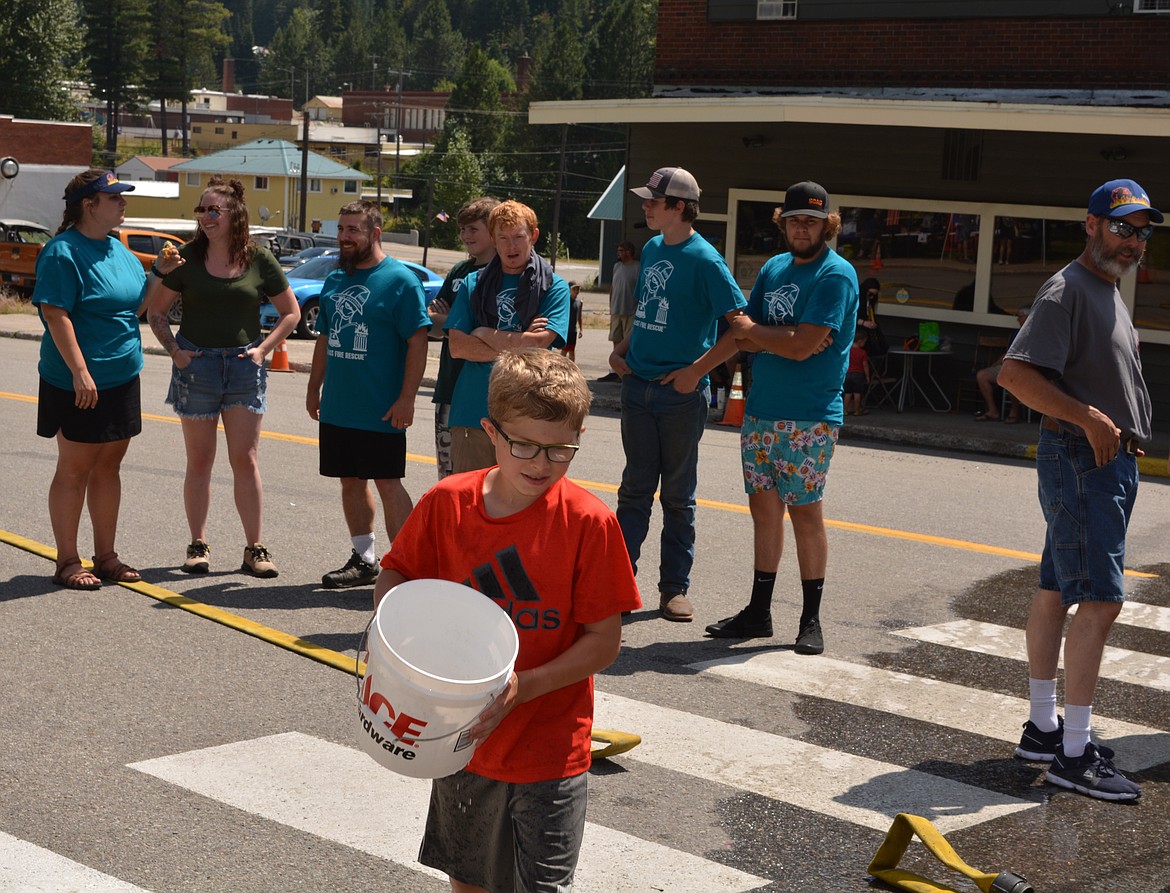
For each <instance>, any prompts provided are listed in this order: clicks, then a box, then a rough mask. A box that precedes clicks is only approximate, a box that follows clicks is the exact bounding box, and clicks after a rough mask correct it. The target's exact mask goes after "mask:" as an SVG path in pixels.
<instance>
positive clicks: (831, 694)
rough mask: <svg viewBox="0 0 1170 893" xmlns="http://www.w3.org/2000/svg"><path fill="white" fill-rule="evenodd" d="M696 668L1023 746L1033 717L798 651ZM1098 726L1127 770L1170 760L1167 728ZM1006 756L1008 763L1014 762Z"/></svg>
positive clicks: (1007, 705) (1100, 719)
mask: <svg viewBox="0 0 1170 893" xmlns="http://www.w3.org/2000/svg"><path fill="white" fill-rule="evenodd" d="M690 666H691V667H693V668H695V669H697V670H702V671H703V672H707V673H712V674H714V675H716V676H723V677H725V678H728V679H735V680H737V681H739V682H750V683H754V684H756V685H764V686H767V687H768V688H774V689H779V690H781V691H787V692H791V693H793V694H797V695H804V696H808V697H814V698H824V699H826V700H831V701H835V702H838V703H842V704H852V705H853V706H855V707H863V708H865V709H867V710H879V711H882V712H884V713H892V714H894V715H895V716H904V717H907V718H908V719H914V720H918V721H919V722H928V723H933V724H934V725H937V726H941V727H943V728H947V729H957V730H959V731H962V732H970V733H971V734H973V735H983V736H985V737H988V738H995V739H997V740H999V741H1005V742H1008V743H1010V744H1012V745H1015V744H1016V743H1017V742H1018V741H1019V740H1020V730H1021V727H1022V726H1023V724H1024V719H1026V718H1027V716H1028V700H1027V698H1016V697H1012V696H1011V695H1002V694H997V693H995V692H989V691H983V690H982V689H978V688H971V687H968V686H965V685H956V684H955V683H953V682H942V681H940V680H937V679H927V678H925V677H922V676H913V675H910V674H909V673H898V672H895V671H893V670H885V669H882V668H880V667H869V666H865V665H863V664H855V663H849V662H847V661H843V660H835V659H833V658H826V657H818V658H815V659H812V660H810V659H809V658H808V657H802V656H800V655H798V654H796V653H795V652H792V651H765V652H759V653H754V654H743V655H735V656H732V657H727V658H723V659H720V660H711V661H703V662H701V663H695V664H690ZM1093 727H1094V730H1095V731H1096V732H1098V733H1099V734H1100V736H1101V738H1103V739H1104V740H1105V741H1107V742H1108V743H1109V744H1110V745H1111V746H1113V747H1114V749H1116V750H1117V752H1118V753H1123V754H1124V759H1125V767H1126V768H1127V769H1131V770H1133V771H1135V772H1136V771H1140V770H1142V769H1148V768H1149V767H1151V766H1157V765H1160V764H1162V763H1165V762H1167V761H1170V735H1167V734H1166V733H1165V732H1164V731H1163V730H1161V729H1155V728H1151V727H1149V726H1142V725H1137V724H1136V723H1129V722H1125V721H1124V720H1120V719H1109V718H1107V717H1104V716H1101V715H1100V714H1097V713H1094V714H1093ZM1010 753H1011V751H1010V750H1005V751H1004V755H1005V758H1006V757H1007V756H1008V755H1010Z"/></svg>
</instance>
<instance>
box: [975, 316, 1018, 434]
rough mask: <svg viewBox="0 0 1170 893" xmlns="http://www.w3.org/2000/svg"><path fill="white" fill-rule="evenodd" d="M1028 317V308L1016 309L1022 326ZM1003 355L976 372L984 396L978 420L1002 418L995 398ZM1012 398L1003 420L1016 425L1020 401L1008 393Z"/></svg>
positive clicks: (1014, 337) (1009, 346) (1005, 353)
mask: <svg viewBox="0 0 1170 893" xmlns="http://www.w3.org/2000/svg"><path fill="white" fill-rule="evenodd" d="M1027 319H1028V308H1027V307H1021V308H1020V309H1019V310H1017V311H1016V323H1017V325H1020V326H1022V325H1023V324H1024V323H1025V322H1026V321H1027ZM1018 334H1019V329H1017V330H1016V331H1015V332H1013V333H1012V336H1011V341H1015V340H1016V335H1018ZM1011 341H1009V342H1008V350H1011ZM1004 356H1007V351H1004ZM1003 359H1004V358H1003V356H1001V357H1000V358H999V359H997V360H996V361H995V362H994V363H992V364H991V365H990V366H987V367H985V368H983V369H980V370H979V371H978V372H976V373H975V384H976V385H977V386H978V388H979V394H980V396H982V397H983V409H982V410H980V411H979V412H977V413H975V421H977V422H998V421H999V419H1000V415H999V405H998V403H997V402H996V399H995V383H996V379H998V378H999V372H1000V370H1001V369H1003ZM1008 397H1009V398H1010V400H1011V404H1012V408H1011V409H1010V410H1009V411H1008V414H1007V417H1006V418H1005V419H1004V420H1003V421H1004V423H1005V424H1007V425H1014V424H1016V422H1018V421H1019V420H1020V401H1019V400H1017V399H1016V398H1015V397H1012V396H1011V394H1008Z"/></svg>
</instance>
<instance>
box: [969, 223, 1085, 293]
mask: <svg viewBox="0 0 1170 893" xmlns="http://www.w3.org/2000/svg"><path fill="white" fill-rule="evenodd" d="M1084 247H1085V225H1084V222H1083V221H1080V220H1043V219H1039V218H1034V217H996V218H995V245H994V249H993V251H992V256H991V263H992V267H991V308H995V307H998V308H1000V309H1002V310H1003V311H1004V312H1005V313H1015V312H1016V310H1017V309H1018V308H1020V307H1027V306H1029V305H1031V303H1032V301H1033V299H1035V297H1036V292H1038V291H1039V290H1040V286H1042V285H1043V284H1044V283H1045V282H1047V281H1048V278H1049V277H1050V276H1052V274H1053V273H1055V272H1057V271H1058V270H1060V269H1061V268H1062V267H1064V266H1065V265H1067V264H1068V262H1069V261H1071V260H1073V259H1074V258H1076V257H1077V256H1078V255H1079V254H1080V253H1081V251H1082V250H1084ZM991 308H989V309H991ZM992 312H995V311H994V309H992Z"/></svg>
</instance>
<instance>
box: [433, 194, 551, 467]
mask: <svg viewBox="0 0 1170 893" xmlns="http://www.w3.org/2000/svg"><path fill="white" fill-rule="evenodd" d="M536 223H537V221H536V212H535V211H533V210H532V209H531V208H530V207H528V206H527V205H524V204H521V203H520V202H517V201H506V202H502V203H501V204H499V205H497V206H496V207H495V208H494V209H493V210H492V212H491V214H490V215H489V217H488V232H489V233H490V234H491V237H492V241H493V242H494V243H495V245H496V256H495V258H494V259H493V260H492V261H491V262H490V263H489V264H488V265H487V266H486V267H484V268H483V269H482V270H478V271H476V272H474V273H471V274H469V275H468V276H467V278H466V279H464V280H463V284H462V285H461V286H460V288H459V292H458V294H456V296H455V303H454V305H453V306H452V307H451V312H450V314H449V315H448V316H447V323H446V325H445V326H444V330H445V331H446V332H447V339H448V343H449V344H450V346H451V355H452V356H453V357H455V358H457V359H463V360H466V361H467V362H466V363H465V364H464V366H463V371H462V372H461V373H460V375H459V380H458V382H456V385H455V393H454V394H453V396H452V398H451V414H450V425H451V466H452V469H453V470H454V471H455V472H456V473H458V472H462V471H474V470H476V469H479V468H490V467H492V466H493V465H495V464H496V456H495V447H494V446H493V445H492V442H491V440H490V439H489V438H488V435H487V434H486V433H485V432H484V430H483V428H482V426H481V424H480V422H481V421H482V420H483V419H484V418H486V417H487V389H488V379H489V377H490V376H491V372H492V365H493V364H494V363H495V360H496V357H498V356H499V355H500V354H501V353H504V352H505V351H522V350H543V349H547V348H556V347H560V346H561V345H563V344H564V343H565V339H566V338H567V336H568V330H569V285H568V283H567V282H565V280H564V279H562V278H561V277H560V276H558V275H556V273H554V272H553V269H552V267H551V266H549V264H548V262H547V261H546V260H545V259H544V258H542V257H541V256H540V255H538V254H537V253H536V252H535V250H534V249H535V246H536V240H537V238H538V237H539V236H540V230H539V229H538V228H537V225H536Z"/></svg>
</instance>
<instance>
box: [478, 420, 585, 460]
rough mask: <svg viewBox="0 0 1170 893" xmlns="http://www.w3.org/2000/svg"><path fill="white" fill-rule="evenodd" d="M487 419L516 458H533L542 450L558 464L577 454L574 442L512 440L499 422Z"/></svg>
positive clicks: (578, 446) (576, 446)
mask: <svg viewBox="0 0 1170 893" xmlns="http://www.w3.org/2000/svg"><path fill="white" fill-rule="evenodd" d="M488 421H489V422H491V423H492V425H494V426H495V429H496V430H497V431H498V432H499V433H500V437H502V438H504V442H505V443H507V444H508V449H509V450H510V451H511V453H512V456H513V457H514V458H516V459H535V458H536V457H537V456H539V455H540V451H541V450H544V453H545V455H546V456H548V461H549V462H556V463H558V464H560V465H563V464H565V463H566V462H572V461H573V457H574V456H575V455H577V450H579V449H581V446H580V444H576V443H533V442H532V441H530V440H513V439H512V438H511V437H509V436H508V435H507V434H505V433H504V429H503V428H501V427H500V423H499V422H497V421H496V420H495V419H493V418H491V417H490V416H489V417H488Z"/></svg>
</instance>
